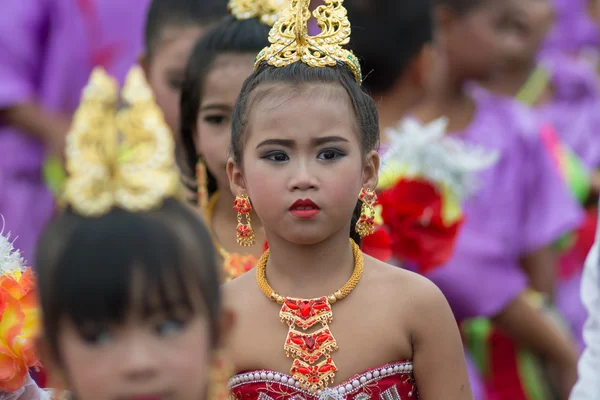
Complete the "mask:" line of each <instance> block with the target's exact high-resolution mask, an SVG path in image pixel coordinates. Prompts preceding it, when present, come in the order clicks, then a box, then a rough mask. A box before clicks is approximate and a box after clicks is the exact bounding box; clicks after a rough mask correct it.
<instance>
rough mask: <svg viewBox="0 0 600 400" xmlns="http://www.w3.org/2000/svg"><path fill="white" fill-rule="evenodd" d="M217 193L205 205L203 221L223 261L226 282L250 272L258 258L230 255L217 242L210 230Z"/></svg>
mask: <svg viewBox="0 0 600 400" xmlns="http://www.w3.org/2000/svg"><path fill="white" fill-rule="evenodd" d="M219 198H220V195H219V192H216V193H215V194H213V195H212V196H211V198H210V200H209V202H208V204H207V207H206V211H205V215H204V219H205V221H206V226H207V227H208V231H209V232H210V236H211V237H212V241H213V244H214V245H215V247H216V248H217V251H218V252H219V255H220V256H221V258H222V259H223V269H224V270H225V274H226V276H225V281H226V282H228V281H230V280H232V279H235V278H237V277H238V276H240V275H242V274H244V273H246V272H248V271H250V270H251V269H252V268H254V266H255V265H256V264H257V263H258V258H256V257H254V256H253V255H251V254H245V255H242V254H238V253H230V252H228V251H227V250H225V247H223V245H222V244H221V243H220V242H219V240H218V239H217V237H216V235H215V234H214V232H213V229H212V218H213V214H214V212H215V208H216V207H217V203H218V202H219Z"/></svg>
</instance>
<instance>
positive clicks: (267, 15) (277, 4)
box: [228, 0, 290, 26]
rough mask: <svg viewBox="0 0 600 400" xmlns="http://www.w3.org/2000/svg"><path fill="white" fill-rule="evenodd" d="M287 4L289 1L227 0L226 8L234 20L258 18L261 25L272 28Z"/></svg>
mask: <svg viewBox="0 0 600 400" xmlns="http://www.w3.org/2000/svg"><path fill="white" fill-rule="evenodd" d="M289 4H290V0H229V4H228V8H229V12H230V13H231V15H233V17H234V18H235V19H238V20H240V21H242V20H245V19H251V18H258V19H259V20H260V22H262V23H263V24H265V25H269V26H273V24H274V23H275V22H276V21H277V20H278V19H279V17H280V16H281V13H282V12H283V11H284V10H285V9H286V8H287V7H289Z"/></svg>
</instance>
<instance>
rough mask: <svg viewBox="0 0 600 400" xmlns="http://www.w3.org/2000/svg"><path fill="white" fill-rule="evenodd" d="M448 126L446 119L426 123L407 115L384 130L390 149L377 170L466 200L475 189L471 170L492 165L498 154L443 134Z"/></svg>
mask: <svg viewBox="0 0 600 400" xmlns="http://www.w3.org/2000/svg"><path fill="white" fill-rule="evenodd" d="M447 127H448V119H447V118H440V119H437V120H435V121H433V122H431V123H429V124H421V123H419V122H418V121H417V120H415V119H412V118H407V119H405V120H403V121H401V122H400V123H399V124H398V126H397V127H396V128H394V129H388V130H386V132H385V133H384V134H385V135H387V137H388V138H389V149H388V150H387V151H386V152H385V154H384V155H383V157H382V160H381V161H382V162H381V169H380V173H381V174H390V173H391V174H392V175H393V176H395V175H397V174H401V175H402V176H404V177H407V178H423V179H426V180H429V181H430V182H432V183H434V184H437V185H439V186H442V187H446V188H448V189H450V190H451V191H452V192H453V193H454V195H455V196H457V197H458V198H459V199H461V200H462V199H465V198H466V197H467V196H469V195H470V194H472V193H473V192H474V191H475V190H476V188H477V181H476V177H475V174H474V173H475V172H478V171H481V170H483V169H486V168H488V167H490V166H491V165H493V164H494V163H495V162H496V161H497V160H498V154H497V152H489V151H487V150H485V149H483V148H481V147H478V146H475V145H469V144H467V143H465V142H463V141H461V140H460V139H457V138H455V137H451V136H448V135H446V128H447Z"/></svg>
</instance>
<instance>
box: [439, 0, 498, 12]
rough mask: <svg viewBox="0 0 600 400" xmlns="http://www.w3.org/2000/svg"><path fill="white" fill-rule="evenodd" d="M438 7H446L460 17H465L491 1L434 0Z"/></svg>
mask: <svg viewBox="0 0 600 400" xmlns="http://www.w3.org/2000/svg"><path fill="white" fill-rule="evenodd" d="M434 1H435V3H434V4H435V5H436V6H446V7H448V8H449V9H451V10H452V11H454V12H455V13H457V14H458V15H464V14H467V13H469V12H470V11H472V10H473V9H474V8H477V7H479V6H480V5H482V4H483V3H485V2H486V1H489V0H434Z"/></svg>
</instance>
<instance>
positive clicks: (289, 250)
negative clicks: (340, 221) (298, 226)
mask: <svg viewBox="0 0 600 400" xmlns="http://www.w3.org/2000/svg"><path fill="white" fill-rule="evenodd" d="M348 232H349V229H348V228H344V229H342V230H341V231H339V232H337V233H335V234H334V235H332V236H330V237H329V238H327V239H325V240H323V241H322V242H320V243H317V244H314V245H297V244H294V243H290V242H289V241H287V240H285V239H283V238H282V237H280V236H277V235H273V234H271V235H269V234H268V233H267V236H268V237H269V249H270V256H269V261H268V263H267V279H268V281H269V284H270V285H271V286H272V287H273V289H274V290H275V291H276V292H277V293H279V294H280V295H281V296H284V297H296V298H303V299H310V298H316V297H321V296H328V295H331V294H333V293H334V292H335V291H337V290H338V289H339V288H340V287H342V286H343V285H344V283H346V281H347V280H348V278H350V276H351V275H352V271H353V270H354V257H353V255H352V248H351V246H350V241H349V237H348Z"/></svg>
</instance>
